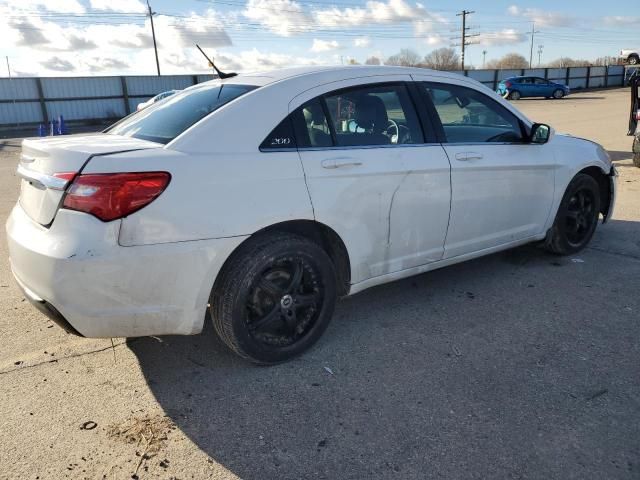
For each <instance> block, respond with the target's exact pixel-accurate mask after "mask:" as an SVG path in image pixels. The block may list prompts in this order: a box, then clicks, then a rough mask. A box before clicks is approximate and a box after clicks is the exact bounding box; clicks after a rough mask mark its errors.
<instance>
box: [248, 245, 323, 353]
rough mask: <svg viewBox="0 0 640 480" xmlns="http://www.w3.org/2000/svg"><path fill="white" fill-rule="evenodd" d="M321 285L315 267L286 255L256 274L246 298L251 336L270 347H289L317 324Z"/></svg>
mask: <svg viewBox="0 0 640 480" xmlns="http://www.w3.org/2000/svg"><path fill="white" fill-rule="evenodd" d="M323 303H324V286H323V285H322V282H321V279H320V274H319V272H318V270H317V269H316V267H315V266H314V265H313V264H312V263H311V262H309V261H307V260H306V259H303V258H294V257H287V258H283V259H280V260H277V261H276V262H274V263H273V264H272V265H271V266H270V267H269V268H267V269H266V270H264V271H263V272H262V273H261V274H260V275H258V276H256V278H255V279H254V282H253V284H252V287H251V289H250V293H249V296H248V298H247V301H246V317H245V322H246V325H247V329H248V332H249V335H250V336H251V338H252V339H253V340H255V341H257V342H259V343H261V344H262V345H264V346H266V347H270V348H271V349H279V348H286V347H289V346H291V345H293V344H295V343H297V342H299V341H300V340H302V339H303V338H304V337H306V336H307V334H308V333H309V332H310V331H311V330H312V329H313V327H314V326H315V325H316V323H317V321H318V318H319V316H320V312H321V311H322V305H323Z"/></svg>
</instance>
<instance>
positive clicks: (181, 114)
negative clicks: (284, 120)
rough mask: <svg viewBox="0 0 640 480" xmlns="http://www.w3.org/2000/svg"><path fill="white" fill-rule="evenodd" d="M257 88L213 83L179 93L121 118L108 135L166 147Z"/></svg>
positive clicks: (109, 130)
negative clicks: (136, 139)
mask: <svg viewBox="0 0 640 480" xmlns="http://www.w3.org/2000/svg"><path fill="white" fill-rule="evenodd" d="M255 88H257V87H255V86H252V85H225V84H213V85H206V86H205V85H203V86H201V87H197V88H194V89H189V90H185V91H183V92H177V93H176V94H175V95H171V96H169V97H167V98H166V99H163V100H162V101H159V102H157V103H155V104H153V105H152V106H150V107H147V108H145V109H144V110H140V111H139V112H137V113H134V114H133V115H130V116H128V117H126V118H124V119H122V120H121V121H120V122H118V123H116V124H115V125H113V126H112V127H110V128H109V129H107V130H105V132H106V133H110V134H112V135H122V136H125V137H134V138H139V139H141V140H149V141H151V142H157V143H163V144H166V143H169V142H170V141H171V140H173V139H174V138H176V137H177V136H178V135H180V134H181V133H182V132H184V131H185V130H186V129H187V128H189V127H190V126H191V125H193V124H194V123H196V122H197V121H199V120H201V119H203V118H204V117H206V116H207V115H209V114H210V113H211V112H214V111H215V110H217V109H218V108H220V107H222V106H223V105H224V104H226V103H228V102H230V101H231V100H233V99H234V98H237V97H239V96H241V95H243V94H245V93H247V92H249V91H251V90H253V89H255Z"/></svg>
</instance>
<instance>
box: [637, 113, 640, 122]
mask: <svg viewBox="0 0 640 480" xmlns="http://www.w3.org/2000/svg"><path fill="white" fill-rule="evenodd" d="M636 120H638V121H639V122H640V110H638V111H637V112H636Z"/></svg>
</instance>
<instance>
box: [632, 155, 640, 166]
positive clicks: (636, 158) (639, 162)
mask: <svg viewBox="0 0 640 480" xmlns="http://www.w3.org/2000/svg"><path fill="white" fill-rule="evenodd" d="M633 164H634V165H635V166H636V167H638V168H640V153H634V154H633Z"/></svg>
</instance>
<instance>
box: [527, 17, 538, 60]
mask: <svg viewBox="0 0 640 480" xmlns="http://www.w3.org/2000/svg"><path fill="white" fill-rule="evenodd" d="M536 33H540V32H538V31H536V24H535V23H533V22H532V23H531V52H530V53H529V68H533V37H534V36H535V34H536Z"/></svg>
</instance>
